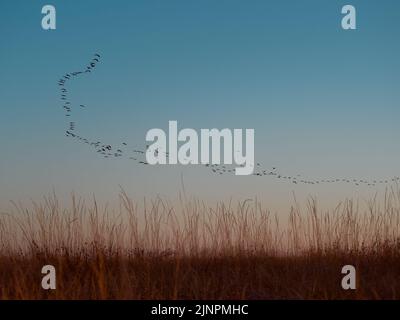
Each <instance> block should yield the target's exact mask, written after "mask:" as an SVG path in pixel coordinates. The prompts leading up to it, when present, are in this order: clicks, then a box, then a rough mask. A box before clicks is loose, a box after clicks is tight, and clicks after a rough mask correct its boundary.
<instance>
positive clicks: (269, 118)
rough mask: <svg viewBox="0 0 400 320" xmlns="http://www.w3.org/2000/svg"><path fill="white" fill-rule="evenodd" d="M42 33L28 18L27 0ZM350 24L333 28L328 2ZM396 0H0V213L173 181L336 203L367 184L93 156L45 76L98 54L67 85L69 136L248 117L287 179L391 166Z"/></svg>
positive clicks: (261, 150)
mask: <svg viewBox="0 0 400 320" xmlns="http://www.w3.org/2000/svg"><path fill="white" fill-rule="evenodd" d="M46 4H52V5H54V6H55V8H56V10H57V29H56V30H47V31H45V30H43V29H42V28H41V19H42V16H43V15H42V14H41V8H42V6H44V5H46ZM346 4H351V5H353V6H355V8H356V10H357V30H343V29H342V28H341V19H342V16H343V15H342V14H341V8H342V7H343V6H344V5H346ZM399 31H400V2H399V1H396V0H380V1H377V0H372V1H368V2H367V1H359V0H349V1H346V2H345V1H333V0H304V1H294V0H292V1H288V0H282V1H267V0H264V1H255V0H254V1H243V0H240V1H239V0H230V1H228V0H219V1H215V0H214V1H211V0H205V1H192V0H185V1H183V0H179V1H161V0H160V1H121V0H120V1H100V0H98V1H94V0H93V1H92V0H86V1H80V2H77V1H51V2H44V1H36V0H32V1H19V0H17V1H10V0H2V1H1V3H0V35H1V39H0V48H1V50H0V58H1V59H0V70H1V71H0V112H1V113H0V114H1V116H0V143H1V157H0V209H2V210H6V208H8V206H9V201H10V200H16V201H19V200H21V201H24V200H27V199H38V198H39V199H40V197H42V196H43V195H46V194H48V193H49V192H52V190H54V191H55V192H56V193H57V194H58V195H59V196H60V197H61V198H63V197H65V198H67V197H68V196H69V194H70V193H71V192H75V193H77V194H80V195H82V196H84V197H88V196H91V195H92V194H95V195H96V196H97V197H98V198H100V199H107V200H112V199H114V198H116V197H117V194H118V192H119V191H120V188H124V189H125V190H126V191H127V193H128V194H130V195H131V196H133V197H134V198H138V199H140V198H142V197H154V196H156V195H160V196H163V197H176V196H177V194H178V192H179V191H180V190H181V189H182V181H183V184H184V186H185V189H186V191H187V192H189V193H190V194H191V195H193V196H196V197H199V198H202V199H209V200H210V201H217V200H226V199H231V198H233V199H246V198H254V197H257V198H259V199H262V200H263V201H264V202H266V203H267V204H268V205H269V206H270V207H271V208H272V209H273V210H275V209H276V210H281V209H282V210H285V209H287V208H288V207H289V202H290V201H291V199H292V194H293V193H295V194H297V195H300V196H302V195H304V196H307V195H314V196H317V197H318V198H320V199H322V200H323V201H327V202H335V201H338V199H341V198H343V197H360V198H368V197H370V196H371V195H373V194H375V193H376V192H377V191H381V189H382V188H381V187H365V186H360V187H356V186H354V185H349V184H345V183H337V184H332V185H326V186H325V185H324V186H321V185H318V186H316V185H300V184H299V185H294V184H293V183H289V182H286V181H280V180H279V179H276V178H274V177H261V178H260V177H254V176H247V177H238V176H217V175H215V174H213V173H212V172H210V171H209V170H207V169H206V168H203V167H198V166H197V167H196V166H186V167H184V166H181V165H177V166H157V167H154V166H151V167H150V166H143V165H142V166H140V165H137V164H135V163H132V161H129V159H125V158H123V159H104V158H102V157H101V156H99V155H98V154H96V152H94V151H93V149H91V148H88V147H87V146H85V145H83V144H79V143H76V141H74V140H73V139H70V138H68V137H65V128H66V118H65V113H64V112H63V110H62V106H61V105H60V100H59V88H58V86H57V80H58V79H59V78H60V77H61V76H62V75H63V74H65V73H66V72H71V71H74V70H79V69H81V68H83V67H84V66H85V65H86V64H87V62H88V61H90V59H91V58H92V57H93V54H94V53H96V52H98V53H100V54H101V63H99V65H98V66H97V67H96V70H95V72H93V73H91V74H89V75H88V76H87V77H84V78H82V79H79V80H77V81H76V82H74V83H73V84H71V87H70V91H71V92H73V99H74V101H76V102H77V101H79V102H82V103H84V104H85V105H86V106H87V108H85V109H84V110H81V111H80V112H79V114H78V116H77V118H76V119H74V121H76V126H77V130H79V132H82V134H83V135H85V136H88V137H93V139H99V140H102V141H109V142H110V143H119V142H121V141H127V142H128V143H129V144H132V145H144V144H145V135H146V132H147V131H148V130H149V129H151V128H164V129H167V126H168V121H169V120H177V121H178V127H179V128H180V129H183V128H194V129H196V130H197V129H200V128H219V129H223V128H232V129H233V128H243V129H245V128H252V129H254V130H255V155H256V162H260V163H262V164H263V165H264V166H265V167H266V168H271V167H277V168H279V170H280V172H283V173H284V174H287V175H297V174H301V175H302V176H304V177H309V178H310V179H314V178H331V177H339V178H347V177H352V178H357V179H363V178H368V179H381V178H383V179H385V178H391V177H394V176H400V168H399V167H398V163H399V159H400V148H399V147H398V136H399V133H400V127H399V126H398V122H399V116H400V108H399V101H400V90H399V80H400V73H399V69H400V60H399V59H398V57H399V56H400V43H399V41H398V39H399Z"/></svg>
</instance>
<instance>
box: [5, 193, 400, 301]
mask: <svg viewBox="0 0 400 320" xmlns="http://www.w3.org/2000/svg"><path fill="white" fill-rule="evenodd" d="M360 207H364V209H360ZM399 236H400V191H399V188H397V187H395V188H392V189H388V190H387V191H386V193H385V194H384V195H382V197H381V198H379V197H376V198H374V199H372V200H371V201H368V202H366V203H364V205H363V206H361V205H360V204H359V202H357V201H351V200H345V201H343V202H342V203H340V204H338V205H337V207H335V208H333V209H332V210H330V211H320V210H319V207H318V203H317V201H316V200H315V199H313V198H309V200H308V202H307V205H306V206H303V207H302V206H300V205H299V204H298V203H297V202H296V201H294V204H293V205H292V207H291V210H290V212H289V213H288V217H287V219H286V217H285V218H283V217H281V216H279V215H276V214H272V213H270V212H269V211H268V210H267V209H265V208H263V207H262V205H261V204H260V203H259V202H257V201H256V200H246V201H243V202H238V203H236V204H235V205H234V204H232V203H230V204H223V203H221V204H218V205H216V206H214V207H209V206H208V205H207V204H206V203H204V202H202V201H200V200H198V199H194V198H190V199H188V198H186V196H182V195H181V196H180V204H179V205H176V204H175V205H172V204H170V203H168V201H165V200H162V199H154V200H152V201H148V200H142V201H139V202H135V201H134V200H132V199H131V198H130V197H129V196H128V195H127V194H126V193H125V192H124V191H121V194H120V206H119V208H117V210H110V209H109V208H108V207H107V206H100V205H99V204H98V202H97V201H96V200H95V199H93V200H91V201H88V202H85V201H84V200H82V199H79V198H77V197H76V196H72V204H71V206H70V207H68V208H63V207H62V206H61V205H60V203H59V201H58V200H57V197H56V196H55V195H54V194H53V195H51V196H49V197H46V198H44V199H43V200H42V201H41V202H40V203H34V202H33V203H32V205H31V206H30V208H25V207H24V206H22V205H19V204H16V203H14V209H13V210H12V211H10V212H8V213H2V214H1V215H0V298H1V299H398V298H400V237H399ZM46 264H52V265H54V266H55V268H56V271H57V289H56V290H49V291H46V290H43V289H42V288H41V279H42V276H43V275H42V274H41V268H42V266H43V265H46ZM346 264H352V265H354V266H355V267H356V269H357V290H355V291H352V290H349V291H345V290H343V289H342V288H341V279H342V277H343V275H342V274H341V268H342V266H343V265H346Z"/></svg>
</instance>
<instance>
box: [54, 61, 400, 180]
mask: <svg viewBox="0 0 400 320" xmlns="http://www.w3.org/2000/svg"><path fill="white" fill-rule="evenodd" d="M100 60H101V56H100V54H98V53H95V54H94V56H93V58H92V60H91V61H90V62H89V63H88V64H87V65H86V66H85V68H84V69H83V70H81V71H75V72H71V73H66V74H65V75H63V76H62V77H61V78H60V79H59V80H58V86H59V88H60V101H61V104H62V108H63V109H64V111H65V117H66V118H67V119H68V121H67V130H66V131H65V135H66V136H67V137H69V138H73V139H75V140H76V141H78V142H81V143H84V144H86V145H88V146H90V147H92V148H94V150H95V151H96V152H97V153H98V154H100V155H101V156H103V157H104V158H120V157H127V158H128V159H130V160H132V161H135V162H136V163H138V164H142V165H148V163H147V161H146V157H145V155H146V150H147V148H148V145H147V146H145V147H143V148H137V147H136V148H133V147H132V146H130V145H128V143H126V142H122V143H121V144H120V145H116V146H112V145H111V144H107V143H104V142H101V141H98V140H92V139H88V138H86V137H83V136H81V135H79V134H78V133H77V130H76V123H75V121H73V120H72V119H73V114H74V111H75V109H74V106H73V105H72V103H71V101H70V99H69V91H68V83H69V82H70V81H72V80H73V79H76V78H78V77H82V76H85V75H88V74H90V73H92V72H93V71H94V70H95V69H96V66H97V64H99V63H100ZM78 109H86V105H83V104H80V105H79V106H78ZM155 152H156V153H157V152H164V153H165V156H166V157H168V156H169V155H168V152H166V151H161V150H156V151H155ZM203 166H204V167H206V168H208V169H209V170H211V172H213V173H214V174H217V175H225V174H235V168H234V167H233V165H221V164H203ZM253 176H256V177H265V176H269V177H274V178H276V179H278V180H282V181H287V182H290V183H293V184H307V185H319V184H334V183H347V184H353V185H355V186H361V185H365V186H377V185H385V184H386V185H387V184H389V183H393V182H398V181H399V180H400V178H399V177H393V178H389V179H374V180H371V179H355V178H326V179H308V178H305V177H303V176H302V175H300V174H297V175H287V174H286V175H285V174H283V173H281V172H279V171H278V169H277V168H276V167H271V168H268V169H266V168H264V167H263V166H262V165H261V164H260V163H257V164H256V165H255V168H254V173H253Z"/></svg>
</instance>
